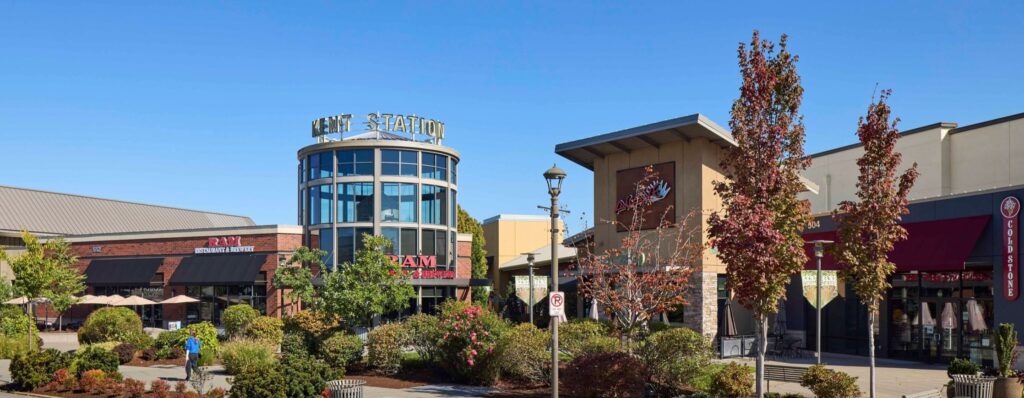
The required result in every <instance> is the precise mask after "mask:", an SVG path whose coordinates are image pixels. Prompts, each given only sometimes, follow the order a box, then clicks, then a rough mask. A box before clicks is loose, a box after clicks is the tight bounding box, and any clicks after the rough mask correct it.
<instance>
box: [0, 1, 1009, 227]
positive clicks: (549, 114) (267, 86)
mask: <svg viewBox="0 0 1024 398" xmlns="http://www.w3.org/2000/svg"><path fill="white" fill-rule="evenodd" d="M174 3H175V4H173V5H153V4H151V3H149V2H145V3H141V2H120V3H115V2H101V3H95V2H63V3H60V4H40V2H17V3H15V2H9V1H0V147H2V151H0V154H2V155H0V156H2V157H3V162H4V172H3V173H2V175H0V184H2V185H13V186H19V187H29V188H38V189H45V190H54V191H60V192H70V193H80V194H86V195H94V196H100V197H109V198H117V199H125V200H132V201H141V202H146V203H157V204H163V205H169V206H178V207H185V208H196V209H203V210H211V211H220V212H226V213H233V214H242V215H248V216H251V217H253V219H255V220H256V222H257V223H263V224H269V223H295V221H296V220H295V207H296V200H295V186H296V181H295V163H296V160H295V153H296V150H298V149H299V148H300V147H302V146H304V145H308V144H310V143H311V142H312V141H311V138H310V137H309V124H310V121H311V120H312V119H314V118H317V117H321V116H326V115H333V114H337V113H343V112H347V113H353V114H357V115H359V114H364V113H366V112H374V111H383V112H389V111H390V112H397V113H417V114H420V115H432V116H434V117H436V118H439V119H442V120H444V121H445V122H446V125H447V134H448V139H447V140H446V144H447V145H450V146H452V147H454V148H456V149H457V150H459V151H460V152H461V153H462V155H463V163H462V167H461V171H460V172H461V175H460V181H459V182H460V190H461V192H460V195H459V199H460V201H461V203H462V204H463V205H464V207H465V208H466V209H468V210H469V211H470V213H471V214H473V215H474V216H476V217H477V218H486V217H489V216H492V215H495V214H498V213H525V214H540V211H539V210H537V209H536V205H537V204H541V203H544V202H546V199H547V196H546V193H545V190H544V183H543V181H542V179H541V173H542V172H543V171H544V170H545V169H546V168H547V167H549V166H550V165H551V164H552V163H553V162H557V163H558V164H559V165H560V166H562V167H563V168H565V169H566V171H567V172H568V174H569V177H568V179H567V182H566V189H565V195H564V200H563V202H564V203H566V204H567V206H568V207H569V208H571V209H572V210H573V211H574V214H573V215H572V216H571V217H572V222H571V223H570V225H571V227H572V228H574V229H576V230H578V228H579V226H580V225H581V224H580V223H579V222H576V220H578V219H579V216H580V214H581V213H584V212H586V213H587V214H588V216H591V217H592V214H590V212H591V207H592V203H593V199H592V197H593V196H592V178H593V177H592V174H591V173H590V172H589V171H587V170H585V169H583V168H581V167H578V166H575V165H573V164H571V163H570V162H569V161H567V160H565V159H562V158H559V157H557V156H556V155H555V154H554V153H553V148H554V146H555V144H557V143H560V142H565V141H569V140H574V139H578V138H583V137H588V136H591V135H595V134H599V133H605V132H609V131H614V130H619V129H622V128H628V127H633V126H636V125H640V124H645V123H650V122H655V121H660V120H663V119H668V118H672V117H677V116H682V115H687V114H692V113H698V112H699V113H703V114H705V115H707V116H709V117H711V118H712V119H713V120H715V121H716V122H718V123H719V124H720V125H723V126H726V125H727V123H728V119H729V114H728V112H729V107H730V104H731V102H732V101H733V99H734V98H735V96H736V94H737V87H738V79H739V77H738V73H737V69H736V46H737V43H738V42H740V41H745V40H749V38H750V34H751V31H752V30H753V29H759V30H761V32H762V33H763V35H764V36H766V37H768V38H777V37H778V35H780V34H781V33H783V32H785V33H788V34H789V35H790V37H791V48H792V50H793V51H794V52H796V53H797V54H799V55H800V57H801V62H800V64H799V71H800V74H801V75H802V76H803V83H804V87H805V89H806V95H805V97H804V107H803V113H804V115H805V117H806V119H805V120H806V125H807V150H808V152H815V151H819V150H824V149H829V148H832V147H835V146H839V145H843V144H849V143H852V142H854V141H855V136H854V135H853V130H854V127H855V125H856V121H857V117H858V116H859V115H861V114H862V113H863V112H864V111H865V108H866V106H867V104H868V101H869V100H870V98H871V94H872V91H873V90H874V88H875V83H876V82H877V83H879V84H880V85H881V87H888V88H892V89H893V90H894V95H893V97H892V100H891V103H892V105H893V107H894V108H895V112H896V114H897V115H899V116H900V117H901V118H902V119H903V123H902V124H901V126H902V127H903V128H905V129H909V128H913V127H917V126H921V125H924V124H929V123H934V122H938V121H954V122H959V123H961V125H963V124H969V123H974V122H979V121H984V120H988V119H992V118H996V117H1000V116H1005V115H1009V114H1014V113H1019V112H1024V24H1022V23H1021V21H1022V20H1024V3H1021V2H1002V4H993V3H996V2H992V3H985V4H981V2H967V1H963V2H949V3H942V4H939V3H935V4H933V3H932V2H895V3H894V2H879V3H873V4H869V3H867V2H843V3H842V4H839V3H835V2H833V3H829V4H828V7H829V8H827V9H826V8H823V7H821V5H820V3H819V2H809V3H804V4H792V5H787V4H783V2H764V4H765V5H763V6H756V5H752V4H748V5H745V6H742V7H740V6H733V7H725V6H723V7H717V8H710V7H709V6H704V5H690V4H683V2H672V4H654V3H649V2H643V3H636V2H630V3H628V4H613V3H600V4H596V3H583V2H528V3H520V2H503V3H499V2H490V1H487V2H468V1H465V2H449V3H442V2H410V3H404V4H396V5H390V4H387V5H385V4H383V3H380V4H365V3H364V4H351V3H326V2H304V3H303V4H302V5H301V6H297V5H294V4H293V3H292V2H287V3H286V2H278V3H275V4H266V3H256V2H237V3H224V2H194V3H186V2H174ZM908 3H909V4H908ZM840 7H844V8H840ZM0 205H2V203H0ZM570 232H574V231H570Z"/></svg>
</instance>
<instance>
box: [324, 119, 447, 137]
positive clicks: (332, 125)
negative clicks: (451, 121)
mask: <svg viewBox="0 0 1024 398" xmlns="http://www.w3.org/2000/svg"><path fill="white" fill-rule="evenodd" d="M363 124H364V125H365V126H366V130H368V131H386V132H391V133H405V134H409V138H410V139H412V140H417V139H416V137H417V136H426V137H429V141H430V142H433V143H434V144H440V143H441V140H443V139H444V123H443V122H441V121H439V120H435V119H431V118H427V117H423V116H416V115H402V114H399V113H380V112H376V113H368V114H366V121H365V122H363ZM312 127H313V137H314V138H316V139H317V142H327V141H330V140H331V138H330V137H328V136H329V135H331V134H338V138H339V139H340V138H341V135H343V134H344V133H347V132H350V131H352V114H350V113H342V114H338V115H334V116H327V117H322V118H319V119H316V120H314V121H313V126H312Z"/></svg>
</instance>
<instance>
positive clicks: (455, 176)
mask: <svg viewBox="0 0 1024 398" xmlns="http://www.w3.org/2000/svg"><path fill="white" fill-rule="evenodd" d="M458 169H459V161H458V160H455V158H452V165H451V168H450V169H449V170H450V171H451V175H452V179H451V182H452V184H458V183H459V176H458V173H457V171H458Z"/></svg>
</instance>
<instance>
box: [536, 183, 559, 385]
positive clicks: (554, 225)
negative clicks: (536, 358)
mask: <svg viewBox="0 0 1024 398" xmlns="http://www.w3.org/2000/svg"><path fill="white" fill-rule="evenodd" d="M544 180H546V181H547V183H548V194H550V195H551V208H550V209H548V210H549V211H550V212H551V292H557V291H558V244H559V243H558V194H560V193H562V181H564V180H565V171H563V170H562V169H560V168H558V166H551V168H550V169H548V170H547V171H545V172H544ZM531 314H532V312H531ZM550 322H551V397H552V398H558V318H557V317H553V316H552V317H550Z"/></svg>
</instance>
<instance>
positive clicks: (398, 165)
mask: <svg viewBox="0 0 1024 398" xmlns="http://www.w3.org/2000/svg"><path fill="white" fill-rule="evenodd" d="M416 166H417V164H416V152H415V151H398V150H393V149H384V150H381V151H380V174H381V175H386V176H409V177H415V176H416V175H417V174H416V169H417V167H416Z"/></svg>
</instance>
